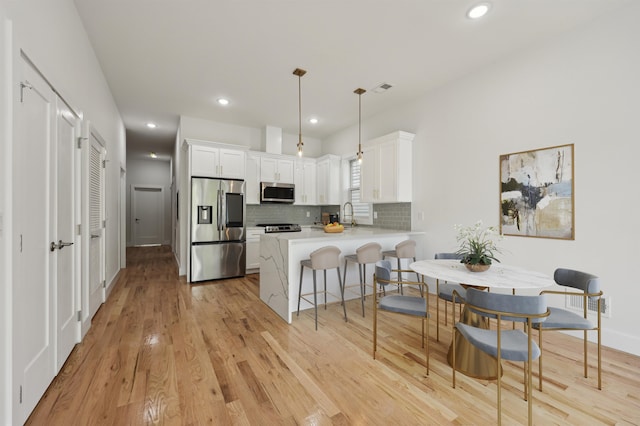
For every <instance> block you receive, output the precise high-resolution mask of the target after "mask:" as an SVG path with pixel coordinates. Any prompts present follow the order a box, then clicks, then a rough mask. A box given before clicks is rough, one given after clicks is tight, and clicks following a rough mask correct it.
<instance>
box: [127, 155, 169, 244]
mask: <svg viewBox="0 0 640 426" xmlns="http://www.w3.org/2000/svg"><path fill="white" fill-rule="evenodd" d="M131 185H149V186H152V187H157V186H161V187H162V189H163V195H164V211H163V215H164V221H163V223H164V229H163V232H162V244H169V242H170V241H171V199H172V198H171V163H170V162H169V161H163V160H159V159H152V158H150V159H148V160H142V159H128V160H127V194H126V200H127V212H126V219H127V220H126V227H127V245H128V246H131V245H133V243H134V241H133V235H132V232H133V230H132V229H131V210H132V206H133V200H132V198H131Z"/></svg>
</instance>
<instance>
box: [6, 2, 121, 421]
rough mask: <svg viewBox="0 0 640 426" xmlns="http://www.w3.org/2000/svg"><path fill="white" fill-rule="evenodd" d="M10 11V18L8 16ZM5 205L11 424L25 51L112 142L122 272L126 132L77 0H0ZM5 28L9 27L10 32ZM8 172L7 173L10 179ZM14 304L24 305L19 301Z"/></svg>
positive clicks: (110, 209)
mask: <svg viewBox="0 0 640 426" xmlns="http://www.w3.org/2000/svg"><path fill="white" fill-rule="evenodd" d="M4 18H7V19H8V21H9V23H7V22H5V20H4ZM0 22H1V24H0V34H2V36H0V37H1V38H0V58H2V62H1V64H2V65H1V67H0V68H1V70H0V86H1V87H0V95H1V96H0V99H1V100H2V103H1V106H0V124H2V126H0V128H1V129H2V133H1V135H2V136H1V137H2V142H1V143H0V162H1V163H2V172H1V173H2V179H1V180H0V210H2V211H4V213H5V214H4V218H5V220H4V223H3V229H2V234H3V237H0V240H1V244H0V247H1V248H0V254H1V257H0V259H1V260H0V266H2V269H1V270H2V272H1V274H2V282H1V286H2V287H1V288H0V300H1V302H0V303H1V304H2V306H1V307H0V310H1V311H2V315H3V318H2V326H1V328H0V343H1V344H2V347H1V349H0V352H1V353H2V355H0V395H2V397H1V398H0V423H2V424H12V423H13V421H12V419H13V418H14V417H13V410H15V409H16V408H15V405H13V406H12V404H13V402H15V401H17V398H14V396H15V395H16V392H14V386H13V383H12V360H11V350H10V348H11V341H12V336H11V333H12V329H13V323H12V317H13V316H12V308H13V307H12V305H11V303H12V299H11V296H12V294H11V287H10V285H11V283H12V279H11V271H10V269H9V268H10V262H8V260H9V257H8V256H9V255H10V250H11V249H12V246H11V244H10V242H7V241H6V239H5V238H4V235H11V233H12V229H11V226H12V224H11V221H10V217H9V216H8V215H7V213H6V209H5V207H6V208H9V206H10V204H9V203H8V202H7V200H10V199H11V192H12V185H11V180H10V176H11V174H12V167H13V165H12V162H11V144H12V143H13V142H12V139H11V131H12V129H11V112H10V111H7V108H10V105H11V104H10V100H11V99H13V96H14V94H13V92H12V87H13V83H12V81H11V76H10V75H8V72H10V70H11V66H12V61H15V60H16V59H17V58H18V57H19V54H20V50H23V51H24V52H25V54H26V55H27V56H28V57H29V59H30V60H31V61H32V62H33V63H34V64H35V66H36V67H37V68H38V69H39V70H40V71H41V72H42V74H43V75H44V76H45V77H46V78H47V80H48V81H49V82H50V83H51V84H52V85H53V87H55V89H56V90H57V91H58V92H59V93H60V94H61V96H62V97H63V98H64V99H65V100H66V101H67V102H68V103H69V104H70V105H71V106H72V107H74V108H75V109H77V110H79V111H80V112H81V114H82V116H83V118H85V119H88V120H90V121H91V122H92V123H93V125H94V126H95V128H96V129H97V130H98V132H99V133H100V135H101V136H102V137H103V138H104V139H105V140H106V141H107V147H106V148H107V152H108V153H107V160H108V162H107V168H106V198H107V199H106V204H107V230H106V246H107V253H106V258H107V263H106V269H107V271H106V277H107V283H108V284H111V283H112V281H113V278H114V277H115V276H116V275H117V273H118V271H119V269H120V265H119V263H120V262H119V260H120V258H119V251H120V248H121V247H122V246H123V245H124V241H121V238H120V220H119V210H118V209H119V206H120V204H119V200H120V199H121V194H120V189H119V188H120V167H124V165H125V162H126V159H125V158H126V154H125V132H124V125H123V123H122V120H121V118H120V114H119V112H118V109H117V107H116V105H115V102H114V100H113V97H112V95H111V92H110V90H109V87H108V85H107V83H106V80H105V78H104V75H103V74H102V71H101V69H100V65H99V63H98V61H97V59H96V57H95V54H94V52H93V49H92V48H91V45H90V43H89V40H88V38H87V35H86V32H85V30H84V27H83V24H82V22H81V21H80V18H79V16H78V14H77V11H76V9H75V6H74V3H73V1H72V0H20V1H1V2H0ZM7 28H10V31H9V32H7V31H6V30H7ZM7 177H8V179H7ZM15 309H20V307H19V306H16V307H15Z"/></svg>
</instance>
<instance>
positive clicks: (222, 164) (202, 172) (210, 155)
mask: <svg viewBox="0 0 640 426" xmlns="http://www.w3.org/2000/svg"><path fill="white" fill-rule="evenodd" d="M188 143H189V144H190V146H189V150H190V153H191V155H190V158H191V173H190V174H191V176H200V177H216V178H229V179H244V178H245V168H246V158H245V151H244V150H243V149H233V148H221V147H214V146H206V145H198V144H196V142H193V141H188Z"/></svg>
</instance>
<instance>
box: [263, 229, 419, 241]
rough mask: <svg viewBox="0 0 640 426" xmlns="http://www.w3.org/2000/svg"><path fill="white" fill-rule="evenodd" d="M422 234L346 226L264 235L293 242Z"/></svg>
mask: <svg viewBox="0 0 640 426" xmlns="http://www.w3.org/2000/svg"><path fill="white" fill-rule="evenodd" d="M407 234H410V235H420V234H424V232H422V231H401V230H398V229H383V228H372V227H369V226H367V227H359V226H356V227H355V228H345V229H344V231H343V232H340V233H329V232H324V231H323V230H322V229H304V228H303V229H302V231H301V232H280V233H273V234H264V237H267V238H268V237H275V238H277V239H279V240H287V241H289V242H291V243H296V242H313V241H327V242H329V241H340V240H345V239H348V240H357V239H361V238H369V239H370V238H371V237H375V236H380V235H384V236H391V235H407Z"/></svg>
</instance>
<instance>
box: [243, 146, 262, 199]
mask: <svg viewBox="0 0 640 426" xmlns="http://www.w3.org/2000/svg"><path fill="white" fill-rule="evenodd" d="M245 182H246V186H245V191H246V192H245V194H246V200H247V204H260V156H259V155H256V153H255V152H251V151H249V152H248V153H247V172H246V178H245Z"/></svg>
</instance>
